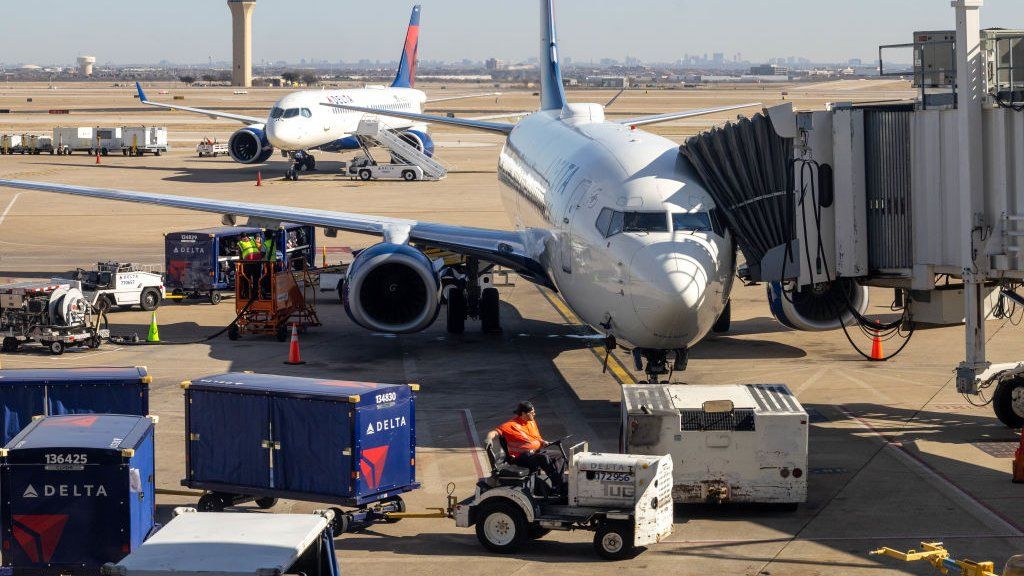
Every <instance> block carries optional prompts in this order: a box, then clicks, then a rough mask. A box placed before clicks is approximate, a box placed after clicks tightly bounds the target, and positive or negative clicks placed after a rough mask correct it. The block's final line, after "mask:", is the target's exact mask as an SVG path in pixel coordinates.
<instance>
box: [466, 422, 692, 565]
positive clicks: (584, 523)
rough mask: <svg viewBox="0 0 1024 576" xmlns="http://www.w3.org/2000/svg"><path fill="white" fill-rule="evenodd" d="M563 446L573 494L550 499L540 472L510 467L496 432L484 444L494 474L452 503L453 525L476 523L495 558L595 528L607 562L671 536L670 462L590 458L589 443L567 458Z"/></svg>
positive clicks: (611, 456)
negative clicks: (562, 533)
mask: <svg viewBox="0 0 1024 576" xmlns="http://www.w3.org/2000/svg"><path fill="white" fill-rule="evenodd" d="M564 440H565V439H562V440H558V441H556V442H553V443H552V446H553V447H555V448H557V449H559V450H561V455H562V458H563V459H564V461H565V462H566V463H567V467H566V470H567V473H568V474H567V475H568V478H567V479H566V481H565V484H566V485H567V486H568V494H567V495H562V496H560V497H552V496H549V495H547V494H548V493H549V491H550V488H549V487H548V485H547V482H546V481H545V480H544V479H542V478H541V477H539V476H538V473H537V472H531V471H530V470H528V469H526V468H522V467H520V466H515V465H513V464H510V463H509V462H508V461H507V459H506V452H505V448H504V441H503V440H502V439H501V437H500V436H499V435H498V434H497V432H494V431H492V432H491V434H489V435H488V437H487V442H486V445H485V448H486V450H487V456H488V458H489V459H490V462H491V475H490V476H489V477H487V478H481V479H480V481H479V482H478V483H477V485H476V493H475V494H474V495H473V496H472V497H471V498H468V499H466V500H463V501H462V502H459V503H458V504H456V505H455V509H454V511H453V512H454V513H453V516H454V517H455V525H456V526H458V527H460V528H468V527H470V526H474V525H475V526H476V535H477V538H478V539H479V540H480V543H481V544H483V545H484V547H485V548H487V549H488V550H490V551H492V552H498V553H510V552H514V551H515V550H516V549H518V548H519V547H520V546H521V545H522V544H523V543H525V542H526V541H528V540H535V539H538V538H541V537H543V536H544V535H545V534H547V533H548V532H550V531H551V530H566V531H568V530H590V531H592V532H594V548H595V550H596V551H597V553H598V554H599V555H600V556H601V557H602V558H605V559H608V560H620V559H623V558H628V557H631V556H632V555H634V553H635V552H636V548H637V547H639V546H646V545H647V544H654V543H657V542H660V541H661V540H662V539H664V538H667V537H668V536H669V535H670V534H671V533H672V521H673V509H672V492H671V489H672V459H671V458H670V457H669V456H643V455H636V454H600V453H596V452H588V451H587V445H586V443H580V444H577V445H576V446H573V447H572V448H571V449H570V450H568V453H567V451H566V450H565V449H564V448H562V444H563V441H564ZM548 449H551V448H548Z"/></svg>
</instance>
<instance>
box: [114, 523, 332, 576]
mask: <svg viewBox="0 0 1024 576" xmlns="http://www.w3.org/2000/svg"><path fill="white" fill-rule="evenodd" d="M174 514H175V516H174V518H172V519H171V521H170V522H168V523H167V525H166V526H164V527H163V528H161V529H160V531H159V532H157V533H156V534H154V535H153V537H152V538H150V539H149V540H147V541H146V542H145V543H143V544H142V546H140V547H139V548H138V549H137V550H135V551H134V552H132V553H131V554H129V555H128V556H127V557H126V558H124V559H123V560H121V561H120V562H118V563H116V564H108V565H106V566H104V567H103V570H102V574H103V575H104V576H272V575H275V574H309V575H311V576H340V573H339V571H338V561H337V558H336V557H335V555H334V538H333V535H332V533H331V527H330V523H331V516H332V514H331V512H330V511H329V510H324V511H319V512H315V513H313V514H265V515H261V514H243V513H226V512H222V513H219V514H212V513H208V512H196V511H195V510H194V509H191V508H178V509H176V510H175V511H174Z"/></svg>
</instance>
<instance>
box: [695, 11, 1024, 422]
mask: <svg viewBox="0 0 1024 576" xmlns="http://www.w3.org/2000/svg"><path fill="white" fill-rule="evenodd" d="M981 5H982V0H956V1H954V2H953V7H954V9H955V11H956V21H957V25H958V29H957V30H955V31H945V32H929V33H915V38H914V40H915V41H914V43H912V44H908V45H903V46H907V47H910V49H911V50H912V51H913V55H914V62H915V71H914V73H913V78H915V84H916V85H917V86H918V87H920V88H921V92H920V94H919V96H918V97H917V98H916V99H915V100H914V101H900V102H876V103H870V104H863V105H861V104H851V103H833V104H830V105H829V106H828V107H827V109H826V110H823V111H810V112H802V111H799V112H798V111H794V110H793V108H792V104H785V105H782V106H776V107H773V108H770V109H767V110H765V111H764V112H763V113H762V114H760V115H758V116H755V117H754V118H753V119H751V120H741V121H739V122H737V123H732V124H729V125H727V126H725V127H723V128H720V129H717V130H713V131H711V132H709V133H706V134H702V135H699V136H696V137H694V138H691V139H689V140H688V141H687V142H686V144H685V145H684V146H683V147H682V148H681V150H682V154H683V155H684V156H685V157H687V158H688V159H689V160H690V162H691V163H692V164H693V165H694V167H695V168H696V169H697V171H698V172H699V173H700V174H701V175H702V177H703V179H704V180H705V183H706V185H707V187H708V189H709V191H710V192H711V194H712V195H713V196H714V198H715V200H716V204H717V205H718V209H719V210H720V211H722V212H723V213H724V214H723V219H724V220H725V221H726V222H727V223H728V225H729V226H730V228H732V230H733V231H734V233H735V237H736V239H737V243H738V245H739V248H740V250H741V251H742V252H743V255H744V257H745V259H746V262H747V264H746V266H745V267H743V268H741V275H742V276H743V277H744V278H745V279H746V280H748V281H751V282H766V283H768V297H769V300H770V303H771V304H772V312H773V313H775V315H776V316H777V317H778V318H779V320H780V321H782V322H783V323H786V324H787V325H790V326H793V327H796V328H802V329H824V328H838V327H842V328H843V329H844V330H845V329H846V326H847V325H851V324H858V325H860V327H861V328H863V329H864V330H865V332H866V334H867V335H868V336H869V337H870V336H872V335H878V334H880V333H886V334H887V335H888V334H892V335H897V334H898V335H900V336H903V337H904V338H906V339H909V336H910V334H912V331H913V327H914V326H915V325H916V324H925V323H927V324H957V323H965V324H966V330H965V360H964V362H962V363H961V364H960V365H959V367H958V368H957V389H958V391H960V392H962V393H964V394H972V395H982V396H983V397H985V399H986V400H990V401H992V402H993V407H994V409H995V412H996V414H997V416H999V418H1000V420H1002V421H1003V422H1004V423H1006V424H1007V425H1009V426H1013V427H1020V426H1021V425H1022V424H1024V362H1010V363H1005V364H992V363H990V362H989V360H988V359H987V357H986V354H985V323H984V320H985V319H986V318H991V317H1004V318H1007V317H1012V316H1013V314H1014V312H1015V311H1016V310H1017V307H1018V305H1020V307H1021V308H1022V309H1024V297H1022V296H1021V295H1019V294H1018V293H1017V289H1018V288H1020V287H1021V286H1022V285H1024V171H1022V170H1021V168H1020V167H1022V166H1024V31H1014V30H1005V29H993V30H979V18H978V12H979V10H980V8H981ZM882 48H883V50H881V51H880V54H883V53H884V49H885V48H887V47H882ZM880 65H883V73H885V70H884V63H882V62H880ZM779 151H784V152H783V156H784V158H782V159H780V158H779V156H778V155H779ZM787 151H788V155H786V154H785V152H787ZM782 173H784V174H785V177H783V176H782V175H781V174H782ZM868 286H875V287H885V288H892V289H894V291H895V297H894V302H895V303H896V305H897V306H898V307H901V308H902V315H901V317H900V318H899V319H898V320H896V321H893V322H888V323H883V322H878V321H876V320H872V319H869V318H865V317H864V316H863V311H864V309H865V308H866V306H865V305H866V296H867V291H866V287H868ZM861 298H864V299H865V300H861ZM791 316H795V317H796V321H794V318H792V317H791ZM826 320H827V321H826ZM847 335H848V336H849V332H848V333H847ZM850 341H851V343H854V339H853V338H851V340H850ZM905 343H906V341H905V342H904V344H905ZM854 345H855V346H856V343H854ZM992 387H994V390H993V389H992Z"/></svg>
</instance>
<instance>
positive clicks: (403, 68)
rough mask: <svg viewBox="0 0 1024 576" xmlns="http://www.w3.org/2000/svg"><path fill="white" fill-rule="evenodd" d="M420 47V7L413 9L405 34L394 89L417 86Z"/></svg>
mask: <svg viewBox="0 0 1024 576" xmlns="http://www.w3.org/2000/svg"><path fill="white" fill-rule="evenodd" d="M419 46H420V5H419V4H417V5H415V6H413V7H412V16H411V17H410V18H409V30H408V31H407V32H406V33H405V46H403V47H402V59H401V60H400V61H399V62H398V74H396V75H395V81H394V82H392V83H391V86H392V87H393V88H412V87H414V86H415V85H416V53H417V51H418V50H419Z"/></svg>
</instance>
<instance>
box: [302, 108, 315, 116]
mask: <svg viewBox="0 0 1024 576" xmlns="http://www.w3.org/2000/svg"><path fill="white" fill-rule="evenodd" d="M312 116H313V113H312V112H310V111H309V108H303V109H302V117H303V118H311V117H312Z"/></svg>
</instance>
